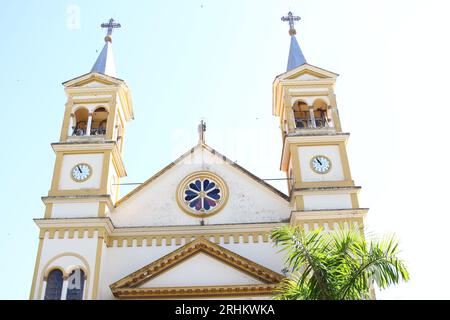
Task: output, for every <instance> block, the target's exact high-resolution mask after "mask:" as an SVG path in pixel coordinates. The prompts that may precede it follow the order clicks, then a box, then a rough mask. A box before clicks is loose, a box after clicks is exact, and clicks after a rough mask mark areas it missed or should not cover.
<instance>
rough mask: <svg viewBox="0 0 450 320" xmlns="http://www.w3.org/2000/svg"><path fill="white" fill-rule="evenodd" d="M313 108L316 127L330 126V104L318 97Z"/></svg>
mask: <svg viewBox="0 0 450 320" xmlns="http://www.w3.org/2000/svg"><path fill="white" fill-rule="evenodd" d="M313 110H314V122H315V127H316V128H324V127H328V126H329V125H328V104H327V103H326V102H325V101H324V100H323V99H316V100H314V102H313Z"/></svg>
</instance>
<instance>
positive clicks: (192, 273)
mask: <svg viewBox="0 0 450 320" xmlns="http://www.w3.org/2000/svg"><path fill="white" fill-rule="evenodd" d="M186 275H189V276H186ZM218 275H220V276H218ZM263 283H264V282H262V281H261V280H259V279H256V278H254V277H252V276H250V275H248V274H246V273H244V272H242V271H240V270H238V269H236V268H234V267H233V266H230V265H229V264H227V263H224V262H222V261H220V260H218V259H216V258H213V257H211V256H210V255H208V254H205V253H203V252H200V253H197V254H195V255H193V256H192V257H190V258H188V259H186V260H184V261H182V262H181V263H179V264H177V265H176V266H174V267H172V268H171V269H169V270H167V271H166V272H164V273H162V274H160V275H159V276H156V277H155V278H153V279H151V280H149V281H147V282H145V283H142V284H141V285H139V288H146V287H174V286H211V285H231V284H234V285H249V284H263Z"/></svg>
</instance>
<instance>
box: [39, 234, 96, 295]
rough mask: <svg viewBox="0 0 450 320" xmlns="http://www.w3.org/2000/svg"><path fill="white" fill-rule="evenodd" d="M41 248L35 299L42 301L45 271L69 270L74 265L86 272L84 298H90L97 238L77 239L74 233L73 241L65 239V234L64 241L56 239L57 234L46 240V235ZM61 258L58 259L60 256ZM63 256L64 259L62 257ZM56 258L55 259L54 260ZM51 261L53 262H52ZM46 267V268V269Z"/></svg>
mask: <svg viewBox="0 0 450 320" xmlns="http://www.w3.org/2000/svg"><path fill="white" fill-rule="evenodd" d="M43 241H44V243H43V247H42V254H41V260H40V263H39V269H38V274H37V283H36V287H35V292H34V297H35V299H43V296H44V290H43V289H44V288H43V286H42V280H43V277H44V274H45V271H46V270H49V268H51V267H55V266H58V267H61V268H62V269H64V270H65V271H67V270H69V269H70V268H71V267H73V266H75V265H82V266H84V267H85V269H86V270H87V271H88V273H89V274H88V277H87V281H86V283H85V290H87V293H86V292H85V295H84V296H85V297H86V296H87V297H91V295H92V286H93V272H94V268H95V257H96V251H97V236H96V234H94V237H92V238H83V239H78V234H77V232H75V234H74V238H73V239H68V238H67V232H66V235H65V238H64V239H59V238H58V232H57V233H56V234H55V237H54V238H53V239H49V238H48V233H46V235H45V238H44V240H43ZM60 255H61V257H58V256H60ZM77 255H80V256H82V257H83V258H84V260H85V261H86V263H84V262H83V261H82V259H79V258H78V257H77ZM62 256H64V257H62ZM55 258H56V259H55ZM52 260H54V261H53V262H52ZM47 265H48V267H47Z"/></svg>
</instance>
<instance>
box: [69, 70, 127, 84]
mask: <svg viewBox="0 0 450 320" xmlns="http://www.w3.org/2000/svg"><path fill="white" fill-rule="evenodd" d="M124 83H125V82H124V81H123V80H121V79H119V78H114V77H111V76H108V75H104V74H100V73H96V72H90V73H87V74H84V75H81V76H79V77H76V78H73V79H71V80H68V81H65V82H63V85H64V87H66V88H72V87H101V86H110V85H120V84H124Z"/></svg>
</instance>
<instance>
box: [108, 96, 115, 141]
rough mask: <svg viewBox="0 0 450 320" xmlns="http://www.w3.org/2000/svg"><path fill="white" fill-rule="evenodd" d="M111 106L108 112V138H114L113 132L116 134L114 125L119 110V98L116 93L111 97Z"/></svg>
mask: <svg viewBox="0 0 450 320" xmlns="http://www.w3.org/2000/svg"><path fill="white" fill-rule="evenodd" d="M110 106H111V108H110V111H109V113H108V120H107V121H108V122H107V126H106V139H108V140H112V138H113V134H114V125H115V118H116V114H117V112H116V110H117V98H116V94H115V95H114V96H113V97H112V99H111V104H110Z"/></svg>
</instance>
